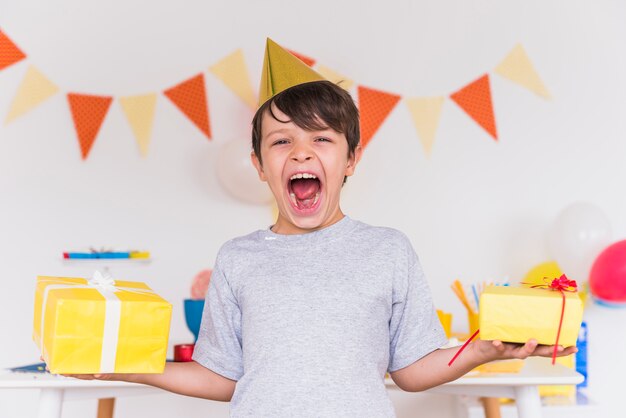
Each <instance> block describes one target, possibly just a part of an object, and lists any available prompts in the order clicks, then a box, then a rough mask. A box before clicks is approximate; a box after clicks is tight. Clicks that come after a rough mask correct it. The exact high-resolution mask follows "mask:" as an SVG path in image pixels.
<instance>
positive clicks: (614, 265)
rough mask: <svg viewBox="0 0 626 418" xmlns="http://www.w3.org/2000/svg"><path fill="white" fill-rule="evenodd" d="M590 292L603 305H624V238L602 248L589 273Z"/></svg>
mask: <svg viewBox="0 0 626 418" xmlns="http://www.w3.org/2000/svg"><path fill="white" fill-rule="evenodd" d="M589 287H590V290H591V294H592V295H593V296H594V297H595V298H596V299H597V300H598V301H600V302H602V303H604V304H605V305H609V306H614V307H626V240H623V241H618V242H616V243H614V244H611V245H610V246H608V247H607V248H606V249H604V250H603V251H602V252H601V253H600V255H598V257H597V258H596V260H595V261H594V262H593V265H592V267H591V273H590V274H589Z"/></svg>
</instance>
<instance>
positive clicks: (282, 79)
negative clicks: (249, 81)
mask: <svg viewBox="0 0 626 418" xmlns="http://www.w3.org/2000/svg"><path fill="white" fill-rule="evenodd" d="M323 80H325V78H324V77H322V76H321V75H319V74H318V73H316V72H315V71H313V69H311V67H309V66H308V65H306V64H305V63H304V62H302V61H300V59H299V58H296V56H295V55H293V54H291V53H290V52H289V51H287V50H286V49H284V48H283V47H281V46H280V45H278V44H277V43H276V42H274V41H272V40H271V39H270V38H267V45H266V47H265V58H264V59H263V72H262V73H261V86H260V88H259V107H260V106H261V105H263V103H265V102H266V101H268V100H269V99H271V98H272V97H274V96H276V95H277V94H278V93H280V92H281V91H284V90H287V89H288V88H290V87H293V86H297V85H299V84H304V83H310V82H312V81H323Z"/></svg>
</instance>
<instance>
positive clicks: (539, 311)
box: [479, 286, 583, 347]
mask: <svg viewBox="0 0 626 418" xmlns="http://www.w3.org/2000/svg"><path fill="white" fill-rule="evenodd" d="M479 311H480V338H481V339H482V340H500V341H506V342H516V343H525V342H526V341H528V340H529V339H531V338H534V339H536V340H537V341H538V342H539V344H546V345H554V344H555V343H556V342H557V334H558V344H559V345H562V346H565V347H568V346H571V345H576V339H577V338H578V331H579V330H580V325H581V323H582V319H583V304H582V300H581V299H580V297H579V296H578V293H576V292H575V291H561V290H558V289H552V288H549V287H546V288H543V287H535V288H532V287H517V286H488V287H487V288H486V289H485V291H484V292H483V293H482V294H481V296H480V309H479ZM561 321H562V323H561ZM559 324H560V325H559ZM559 331H560V334H559Z"/></svg>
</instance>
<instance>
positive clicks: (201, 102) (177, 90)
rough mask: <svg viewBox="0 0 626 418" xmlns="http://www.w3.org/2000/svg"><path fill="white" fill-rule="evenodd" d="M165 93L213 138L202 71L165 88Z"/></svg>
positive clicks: (199, 127)
mask: <svg viewBox="0 0 626 418" xmlns="http://www.w3.org/2000/svg"><path fill="white" fill-rule="evenodd" d="M163 94H165V96H167V98H168V99H170V100H171V101H172V103H174V105H175V106H176V107H177V108H178V109H180V111H181V112H183V113H184V114H185V116H187V117H188V118H189V119H190V120H191V121H192V122H193V123H194V124H195V125H196V126H197V127H198V129H200V130H201V131H202V132H204V134H205V135H206V136H207V138H209V139H211V124H210V122H209V106H208V104H207V98H206V89H205V87H204V75H203V74H202V73H200V74H198V75H197V76H195V77H192V78H190V79H188V80H185V81H183V82H181V83H179V84H177V85H175V86H174V87H171V88H169V89H167V90H165V91H164V92H163Z"/></svg>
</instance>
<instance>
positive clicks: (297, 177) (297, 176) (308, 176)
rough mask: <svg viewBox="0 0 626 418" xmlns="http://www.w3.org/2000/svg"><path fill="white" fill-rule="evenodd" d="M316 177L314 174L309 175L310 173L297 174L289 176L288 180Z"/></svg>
mask: <svg viewBox="0 0 626 418" xmlns="http://www.w3.org/2000/svg"><path fill="white" fill-rule="evenodd" d="M316 178H317V177H316V176H315V174H311V173H298V174H294V175H293V176H291V178H290V179H289V180H295V179H316Z"/></svg>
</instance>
